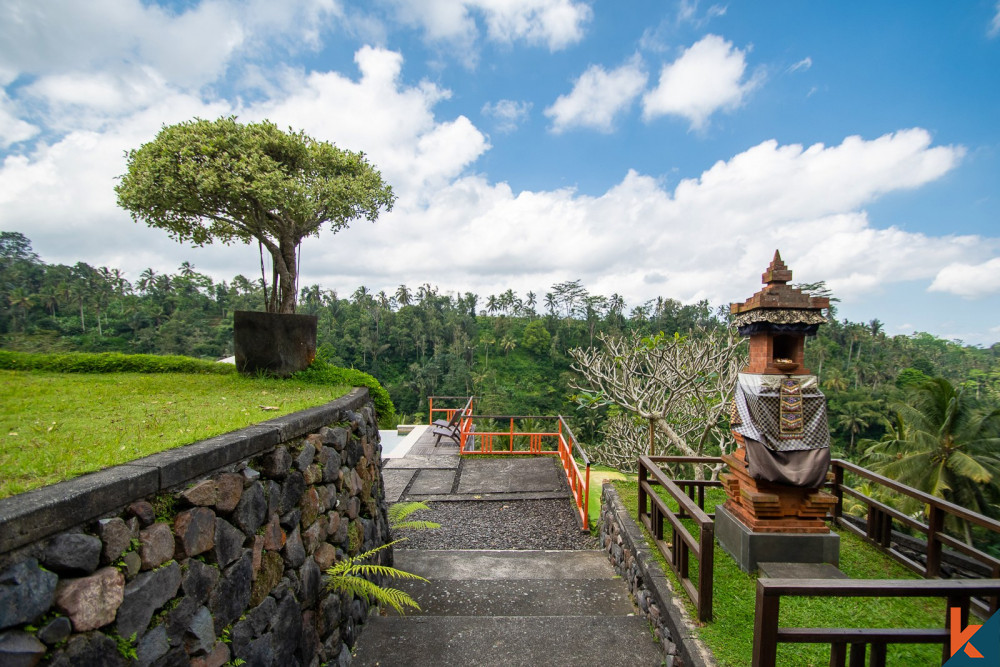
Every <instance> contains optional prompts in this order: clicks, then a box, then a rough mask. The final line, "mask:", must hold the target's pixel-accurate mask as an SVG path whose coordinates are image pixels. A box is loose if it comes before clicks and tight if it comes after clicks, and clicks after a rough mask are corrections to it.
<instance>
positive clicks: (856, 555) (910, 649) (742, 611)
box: [614, 481, 979, 667]
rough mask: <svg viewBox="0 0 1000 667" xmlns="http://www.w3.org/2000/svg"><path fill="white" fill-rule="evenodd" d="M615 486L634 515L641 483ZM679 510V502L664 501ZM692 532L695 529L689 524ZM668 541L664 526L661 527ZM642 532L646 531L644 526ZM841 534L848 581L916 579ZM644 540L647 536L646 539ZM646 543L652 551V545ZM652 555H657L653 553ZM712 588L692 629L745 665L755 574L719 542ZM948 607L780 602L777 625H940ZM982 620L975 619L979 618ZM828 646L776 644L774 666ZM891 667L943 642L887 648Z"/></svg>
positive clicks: (714, 497)
mask: <svg viewBox="0 0 1000 667" xmlns="http://www.w3.org/2000/svg"><path fill="white" fill-rule="evenodd" d="M614 484H615V488H616V489H617V491H618V494H619V496H620V497H621V499H622V502H623V503H625V506H626V507H627V508H628V509H629V511H630V512H631V514H632V518H633V519H635V518H636V510H637V503H638V496H637V494H638V484H637V483H636V482H630V481H616V482H615V483H614ZM724 500H725V494H724V492H722V490H721V489H716V490H712V492H710V493H709V494H706V502H705V506H706V509H707V511H709V512H711V511H714V506H715V504H717V503H721V502H722V501H724ZM668 503H669V504H670V505H671V507H672V508H673V509H675V510H676V507H677V506H676V504H675V503H674V502H673V501H672V500H670V499H668ZM688 527H689V530H691V531H692V534H694V532H693V531H694V528H693V524H691V523H690V522H688ZM664 530H665V532H666V537H665V539H667V541H669V540H670V532H669V526H667V527H665V529H664ZM644 532H645V529H644ZM837 532H838V533H839V534H840V569H841V570H842V571H843V572H844V573H845V574H846V575H847V576H848V577H850V578H851V579H918V578H919V577H918V576H917V575H915V574H914V573H912V572H910V571H909V570H907V569H906V568H904V567H903V566H902V565H900V564H898V563H896V562H895V561H894V560H892V559H891V558H889V557H888V556H885V555H883V554H882V553H881V552H879V551H878V550H877V549H876V548H875V547H873V546H871V545H869V544H867V543H866V542H864V541H863V540H861V539H859V538H858V537H856V536H855V535H853V534H852V533H848V532H846V531H837ZM648 539H649V536H648V534H647V540H648ZM650 546H652V547H653V549H654V550H655V549H656V547H655V546H654V545H653V544H652V542H651V541H650ZM656 553H657V555H658V554H659V552H658V551H657V552H656ZM714 558H715V572H714V586H713V596H714V597H713V612H714V615H713V619H712V621H710V622H709V623H706V624H703V625H700V626H699V627H698V628H697V633H698V635H699V637H700V638H701V639H702V641H704V643H705V645H706V646H708V648H709V649H710V650H711V651H712V653H713V654H714V655H715V658H716V660H717V661H718V664H719V665H720V667H744V666H747V665H750V658H751V653H752V650H753V621H754V602H755V598H756V586H757V584H756V580H757V576H756V575H747V574H745V573H743V571H742V570H740V568H739V566H738V565H736V562H735V561H734V560H733V559H732V558H730V557H729V555H728V554H727V553H726V552H725V551H723V550H722V548H721V547H719V546H718V544H716V547H715V554H714ZM659 560H660V566H661V567H662V568H663V570H664V572H666V573H667V576H668V578H669V579H670V580H671V582H672V583H673V587H674V591H675V593H676V594H677V595H678V596H679V597H680V599H682V600H683V601H684V603H685V607H686V608H687V610H688V613H689V615H690V616H691V618H696V617H697V615H696V613H695V610H694V607H693V606H692V605H691V604H690V601H689V600H688V599H687V596H686V595H685V594H684V593H683V589H682V588H681V587H680V585H679V584H678V582H677V579H676V578H675V577H674V575H673V572H672V571H671V570H670V568H669V567H668V566H667V564H666V562H665V561H664V560H663V559H662V558H660V559H659ZM690 576H691V578H692V579H696V578H697V566H696V565H695V564H694V562H693V561H692V567H691V574H690ZM946 606H947V605H946V603H945V601H944V600H941V599H936V598H896V599H892V598H832V597H831V598H826V597H814V598H783V599H782V602H781V611H780V616H779V623H780V625H781V626H787V627H827V628H862V627H872V628H931V627H944V620H945V612H946ZM976 622H979V621H976ZM829 651H830V647H829V645H818V644H779V646H778V664H779V665H794V666H799V665H801V666H812V665H816V666H820V665H827V664H829V660H830V657H829V655H830V654H829ZM887 664H890V665H939V664H941V647H940V645H924V646H920V645H905V644H896V645H890V646H889V649H888V655H887Z"/></svg>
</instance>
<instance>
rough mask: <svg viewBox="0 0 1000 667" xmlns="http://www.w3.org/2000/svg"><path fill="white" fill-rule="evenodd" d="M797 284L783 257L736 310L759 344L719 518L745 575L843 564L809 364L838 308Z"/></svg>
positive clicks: (819, 399) (754, 345) (719, 529)
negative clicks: (829, 312) (778, 567)
mask: <svg viewBox="0 0 1000 667" xmlns="http://www.w3.org/2000/svg"><path fill="white" fill-rule="evenodd" d="M791 279H792V272H791V271H790V270H789V269H788V267H787V266H785V263H784V262H783V261H782V260H781V255H780V254H779V253H778V252H777V251H775V253H774V259H773V260H772V261H771V264H770V265H769V266H768V267H767V270H765V271H764V274H763V275H762V281H763V282H764V288H763V289H761V290H760V291H759V292H757V293H756V294H754V295H753V296H752V297H750V298H749V299H747V300H746V301H745V302H744V303H734V304H732V305H731V306H730V309H731V312H732V314H733V315H734V317H735V322H734V325H735V326H736V327H737V330H738V331H739V333H740V334H741V335H743V336H747V337H748V338H749V339H750V363H749V364H748V365H747V367H746V368H745V369H743V372H741V373H740V374H739V379H738V386H737V387H736V394H735V400H734V405H733V410H732V420H731V424H732V432H733V436H734V438H735V439H736V443H737V445H738V447H737V449H736V451H734V452H733V453H732V454H727V455H725V456H723V460H724V461H725V463H726V465H727V468H728V470H727V472H725V473H724V474H723V475H721V479H722V481H723V484H724V487H725V490H726V496H727V500H726V502H725V504H724V505H720V506H719V507H718V508H717V511H716V535H717V536H718V539H719V543H720V544H721V546H722V547H723V549H725V550H726V551H727V552H728V553H729V554H730V555H732V556H733V558H735V560H736V561H737V563H739V565H740V567H741V568H742V569H743V570H744V571H746V572H753V571H754V570H756V569H757V564H758V563H760V562H795V563H830V564H832V565H837V564H838V560H839V536H838V535H836V534H835V533H831V532H830V529H829V528H828V527H827V525H826V523H825V521H824V518H825V516H826V514H827V511H828V510H829V509H830V508H832V507H833V506H834V505H835V504H836V498H835V497H834V496H833V495H831V494H829V493H826V492H825V491H823V490H822V488H821V487H822V485H823V484H824V483H825V481H826V476H827V470H828V468H829V465H830V433H829V428H828V426H827V418H826V399H825V397H824V396H823V393H822V392H821V391H820V389H819V380H818V378H817V377H816V376H815V375H812V374H811V373H810V371H809V369H807V368H806V367H805V361H804V353H805V339H806V337H807V336H813V335H815V333H816V330H817V328H818V327H819V326H820V324H823V323H824V322H825V321H826V320H825V318H824V316H823V313H822V310H823V309H824V308H827V307H829V305H830V301H829V299H826V298H822V297H814V296H810V295H808V294H806V293H804V292H803V291H802V290H800V289H798V288H795V287H792V286H791V285H789V284H788V283H789V282H790V281H791Z"/></svg>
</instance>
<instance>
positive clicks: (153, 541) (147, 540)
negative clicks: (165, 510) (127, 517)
mask: <svg viewBox="0 0 1000 667" xmlns="http://www.w3.org/2000/svg"><path fill="white" fill-rule="evenodd" d="M173 557H174V534H173V533H172V532H170V526H169V525H167V524H165V523H163V522H157V523H154V524H153V525H151V526H150V527H149V528H144V529H143V530H141V531H139V558H141V559H142V569H143V570H152V569H153V568H154V567H159V566H161V565H163V564H164V563H166V562H167V561H168V560H170V559H171V558H173Z"/></svg>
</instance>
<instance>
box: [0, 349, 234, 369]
mask: <svg viewBox="0 0 1000 667" xmlns="http://www.w3.org/2000/svg"><path fill="white" fill-rule="evenodd" d="M0 369H5V370H12V371H52V372H56V373H210V374H213V375H233V374H235V373H236V367H235V366H234V365H232V364H220V363H216V362H213V361H205V360H203V359H193V358H191V357H182V356H177V355H157V354H121V353H118V352H103V353H96V354H88V353H85V352H68V353H63V354H31V353H28V352H12V351H10V350H0Z"/></svg>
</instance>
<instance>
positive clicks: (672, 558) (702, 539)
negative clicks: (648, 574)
mask: <svg viewBox="0 0 1000 667" xmlns="http://www.w3.org/2000/svg"><path fill="white" fill-rule="evenodd" d="M719 461H721V459H718V458H708V457H687V456H653V457H650V456H640V457H639V520H640V521H641V522H642V524H643V525H644V526H645V527H646V530H648V531H649V534H650V535H651V536H652V537H653V540H654V541H655V543H656V547H657V549H659V551H660V553H661V554H663V557H664V558H665V559H666V561H667V563H668V564H669V565H670V569H671V570H673V572H674V574H675V575H676V576H677V579H678V580H679V581H680V582H681V586H683V587H684V591H685V592H686V593H687V595H688V597H689V598H690V599H691V602H692V604H694V606H695V608H696V609H697V610H698V620H700V621H710V620H711V619H712V571H713V568H714V560H715V514H714V512H713V513H712V514H709V513H707V512H705V489H706V488H707V487H711V486H722V485H721V483H719V482H717V481H710V480H690V479H686V480H674V479H670V478H669V477H668V476H667V475H666V474H665V473H664V472H663V470H662V469H661V468H660V464H671V463H680V464H683V463H718V462H719ZM654 487H659V488H661V489H663V490H664V491H665V492H666V493H667V494H668V495H669V496H670V497H671V498H673V499H674V501H675V502H676V503H677V508H678V509H677V511H676V512H674V511H673V510H672V509H671V508H670V506H669V505H668V504H667V502H666V501H665V500H664V499H663V498H661V497H660V495H659V494H658V493H657V492H656V488H654ZM683 519H690V520H692V521H693V522H694V524H695V526H696V527H697V529H698V535H697V536H695V535H693V534H691V532H690V531H688V529H687V526H685V525H684V523H683V522H682V520H683ZM664 522H666V523H667V524H668V525H669V526H670V539H669V541H668V540H667V539H666V538H665V534H664ZM692 557H694V559H695V561H696V562H697V564H698V574H697V580H692V579H691V576H690V575H691V567H690V565H691V562H690V561H691V558H692Z"/></svg>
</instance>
